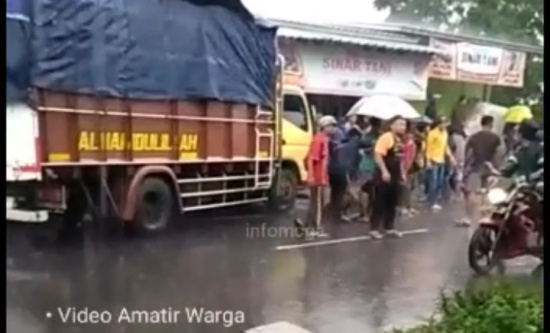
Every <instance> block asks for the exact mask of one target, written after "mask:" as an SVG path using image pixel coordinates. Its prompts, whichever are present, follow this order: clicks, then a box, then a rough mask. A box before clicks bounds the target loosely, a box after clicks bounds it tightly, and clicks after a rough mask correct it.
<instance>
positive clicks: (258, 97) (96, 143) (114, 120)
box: [6, 0, 299, 230]
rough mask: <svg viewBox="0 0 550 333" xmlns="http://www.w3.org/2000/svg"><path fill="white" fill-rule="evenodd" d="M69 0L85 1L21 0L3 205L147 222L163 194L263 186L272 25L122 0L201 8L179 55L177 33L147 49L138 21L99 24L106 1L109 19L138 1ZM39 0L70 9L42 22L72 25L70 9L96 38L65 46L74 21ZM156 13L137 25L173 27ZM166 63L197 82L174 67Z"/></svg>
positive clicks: (277, 132)
mask: <svg viewBox="0 0 550 333" xmlns="http://www.w3.org/2000/svg"><path fill="white" fill-rule="evenodd" d="M116 3H117V4H118V3H119V2H116ZM83 4H84V5H86V6H88V7H83V8H84V9H87V10H88V11H89V12H91V13H92V14H79V13H80V12H78V11H68V10H66V8H65V7H64V6H65V5H67V4H65V5H62V4H59V3H58V2H56V1H53V0H34V6H35V10H36V8H39V9H40V11H39V14H36V12H35V15H34V20H36V21H35V22H34V23H32V24H31V29H32V30H33V33H32V34H30V35H32V36H33V37H32V38H33V40H32V42H31V43H29V45H26V47H28V48H29V49H30V50H31V51H32V53H33V61H34V63H32V64H31V72H32V74H31V75H29V77H30V78H29V83H28V84H29V88H31V89H30V91H32V92H33V93H32V95H31V96H30V97H29V100H30V101H31V103H21V102H18V101H12V102H10V103H8V106H7V109H6V111H7V121H8V136H7V140H8V144H7V146H8V163H7V165H6V174H7V180H8V196H9V197H10V198H12V199H11V200H10V205H11V206H12V208H18V209H24V210H36V209H46V210H48V211H50V212H51V211H58V212H63V213H65V215H66V216H67V217H66V218H65V219H66V220H78V219H80V218H82V217H83V216H84V215H85V214H92V215H95V214H99V215H100V216H101V217H110V216H112V217H116V218H118V219H121V220H124V221H128V222H131V223H130V224H134V225H136V226H137V227H138V228H140V229H144V230H158V229H162V228H163V227H164V226H165V225H166V224H167V223H168V221H169V220H170V217H171V216H172V209H173V208H174V209H175V210H177V211H184V212H187V211H194V210H201V209H210V208H217V207H224V206H232V205H239V204H248V203H255V202H266V201H268V200H270V199H272V198H273V195H274V193H278V189H277V188H275V190H274V181H275V180H277V179H279V178H280V177H276V175H278V174H279V171H278V168H279V167H280V166H281V165H282V164H283V161H282V159H281V154H282V149H281V142H282V141H281V132H282V131H281V127H282V119H281V111H280V109H281V105H282V91H283V88H282V87H283V86H282V83H279V84H276V80H277V78H279V79H282V75H281V68H282V67H281V66H277V64H276V63H277V60H276V50H275V43H274V33H272V31H267V32H262V31H260V30H261V29H258V28H256V26H255V25H254V24H252V23H250V21H247V20H249V19H247V18H244V17H242V16H241V14H240V13H239V14H232V13H230V12H228V10H227V9H224V8H222V7H216V6H212V7H209V6H207V7H205V8H199V7H200V6H196V5H195V4H193V3H191V2H189V3H186V2H185V1H181V0H171V1H167V2H165V3H164V2H163V3H156V2H150V1H148V0H134V1H126V0H125V6H126V7H128V6H130V7H131V6H138V5H143V6H153V7H152V8H149V9H150V10H149V12H153V13H154V12H155V11H158V12H162V13H165V14H166V13H168V12H169V10H168V11H167V8H168V9H170V10H175V9H177V8H179V9H180V10H183V9H185V10H186V11H191V12H193V13H194V15H195V16H201V15H202V16H203V17H202V19H205V18H206V19H209V20H211V21H212V22H215V23H214V24H210V25H208V23H204V21H201V23H200V24H201V25H202V27H200V28H199V31H198V32H197V33H199V32H203V33H205V34H207V35H208V36H206V37H205V38H204V39H201V38H198V39H197V40H196V42H197V43H198V44H199V46H198V47H192V48H191V49H193V51H190V52H192V57H189V56H188V55H187V56H186V54H187V53H186V52H188V50H187V49H185V48H179V46H176V44H174V43H177V42H176V41H178V38H172V39H170V42H169V43H167V42H166V40H164V41H163V42H162V43H161V44H159V45H158V47H159V48H162V47H165V49H163V50H160V52H158V50H154V47H153V50H150V49H151V43H154V41H152V40H151V38H152V39H153V40H154V33H151V32H150V31H149V32H147V33H149V34H150V36H149V39H147V40H145V41H144V42H143V43H141V44H140V40H139V38H141V37H140V36H139V31H137V32H136V31H132V30H131V29H130V28H128V27H126V30H124V31H123V32H125V33H126V34H127V35H128V34H129V35H128V36H126V37H127V38H126V39H124V40H120V39H119V40H117V41H113V40H110V39H109V38H105V37H106V36H105V35H108V34H109V33H113V31H109V30H108V29H107V28H111V26H110V25H109V24H111V23H112V22H108V21H109V15H113V17H112V19H113V20H114V19H117V18H121V17H122V16H120V15H122V14H124V15H125V16H124V17H123V18H124V19H126V20H127V21H128V22H129V23H132V20H134V21H135V22H133V23H136V22H143V19H144V17H139V16H140V15H141V16H143V15H144V14H143V11H140V12H137V11H131V12H130V14H132V15H134V14H135V15H137V16H136V17H137V18H136V17H131V15H130V14H128V13H126V12H124V11H123V10H126V7H124V6H121V7H117V6H118V5H113V4H111V5H109V4H106V3H103V2H96V1H93V0H80V2H74V3H73V2H71V3H70V6H76V7H75V9H77V7H78V6H83ZM164 5H166V6H168V7H167V8H163V7H162V6H164ZM59 6H61V7H59ZM90 6H91V7H90ZM94 6H95V7H98V6H100V7H101V6H103V7H101V8H99V9H101V10H104V11H101V10H99V11H97V9H94V8H95V7H94ZM155 6H156V7H155ZM170 6H172V7H170ZM130 7H128V8H130ZM90 8H92V9H90ZM134 9H135V8H134ZM94 10H95V11H97V12H94ZM146 12H147V11H146ZM52 13H56V14H59V15H61V16H63V15H67V13H73V14H74V13H78V14H77V15H80V16H79V17H78V18H73V17H60V18H59V19H60V21H57V22H56V23H55V24H57V25H61V26H63V24H62V23H63V22H64V21H63V20H62V19H65V20H67V21H68V22H69V23H67V24H66V28H67V29H69V28H71V29H74V28H75V25H71V23H74V22H80V23H82V21H83V20H84V19H89V20H92V21H93V20H97V21H94V22H95V23H96V25H95V26H94V25H93V24H92V26H94V27H88V26H87V25H84V26H83V27H80V26H77V30H78V29H81V30H82V31H81V32H86V33H89V34H91V35H93V34H96V35H97V34H99V35H97V36H101V37H103V38H104V39H101V38H99V39H98V38H95V39H94V38H93V37H94V36H87V37H86V38H87V39H88V40H89V41H90V43H91V42H94V43H95V42H97V41H98V40H99V41H100V44H102V45H99V51H95V50H94V51H93V52H92V53H91V54H89V55H84V56H82V57H78V54H77V53H74V51H75V49H74V48H73V49H72V50H71V47H73V44H74V43H73V42H74V36H75V35H76V33H75V31H69V30H70V29H69V30H66V29H65V30H63V29H62V28H60V27H58V26H52V25H51V22H49V21H47V20H48V19H49V18H50V17H52V15H51V14H52ZM136 13H137V14H136ZM157 14H158V13H157ZM71 15H72V14H71ZM117 15H118V16H117ZM167 15H168V14H167ZM170 15H171V16H170V18H171V20H172V21H170V22H171V24H173V26H172V29H171V30H170V29H168V31H165V30H166V26H162V25H161V26H160V27H159V26H158V25H157V26H156V27H152V28H151V27H150V28H151V30H153V31H155V29H156V28H158V29H157V30H156V32H157V33H160V32H161V31H164V32H165V35H170V33H172V34H176V33H177V34H178V36H179V35H181V34H183V33H182V32H181V31H179V30H178V29H177V28H181V26H178V24H181V21H180V20H184V21H185V18H184V17H181V18H179V17H178V16H177V15H174V14H173V13H172V14H170ZM187 15H190V14H189V13H188V14H187ZM90 17H91V18H90ZM151 19H154V17H152V18H149V20H151ZM198 19H199V18H195V20H198ZM71 20H72V21H71ZM140 20H141V21H140ZM153 21H154V20H153ZM60 22H61V23H60ZM113 22H114V21H113ZM175 22H177V24H176V23H175ZM228 22H229V23H228ZM157 23H158V22H157ZM101 24H103V25H106V26H108V27H107V28H106V29H107V30H105V31H104V32H102V31H99V30H101V29H99V30H98V27H101ZM186 24H190V23H189V22H187V23H186ZM228 24H229V25H236V28H235V29H236V31H235V32H233V33H235V35H231V33H228V32H227V31H228V30H227V27H228ZM205 25H206V26H205ZM130 27H134V28H135V25H132V26H130ZM142 28H143V27H141V29H142ZM188 28H189V29H196V27H195V26H193V25H192V26H190V27H188ZM138 30H139V29H138ZM132 32H134V33H135V34H134V35H132V34H131V33H132ZM192 32H195V31H191V32H190V33H192ZM143 33H145V32H143ZM220 33H221V34H222V35H223V36H224V38H225V39H224V40H223V42H218V43H216V40H215V38H214V37H215V36H217V35H218V34H220ZM271 35H273V40H272V41H271V43H270V41H269V37H270V36H271ZM97 36H96V37H97ZM158 36H160V35H158ZM81 37H82V36H81ZM164 37H166V36H164ZM172 37H174V36H172ZM86 38H85V39H86ZM160 39H162V38H160ZM79 42H81V41H79ZM113 43H114V44H113ZM117 43H118V44H117ZM128 43H130V44H132V45H131V46H132V49H131V50H130V51H131V52H134V54H133V56H131V57H128V54H120V58H121V59H117V58H112V56H113V55H115V53H112V54H111V53H109V52H112V51H113V50H115V51H116V50H117V48H116V47H119V46H124V45H130V44H128ZM148 43H149V45H147V44H148ZM204 43H210V46H208V45H206V47H205V45H204ZM212 43H213V44H212ZM224 43H225V44H227V45H225V46H224ZM250 43H254V45H251V44H250ZM166 45H168V46H166ZM94 46H97V45H95V44H94ZM187 46H189V45H187ZM82 47H85V48H89V47H90V45H88V44H85V45H84V46H82ZM224 48H225V49H224ZM90 50H92V48H90ZM130 51H129V52H128V53H131V52H130ZM202 51H204V52H206V54H202V55H201V54H200V53H201V52H202ZM140 52H141V53H140ZM147 52H149V53H147ZM155 52H157V53H155ZM178 52H179V53H178ZM110 57H111V58H110ZM124 57H128V58H126V59H123V58H124ZM232 57H233V58H232ZM249 57H251V58H249ZM174 59H177V61H176V60H174ZM106 60H107V62H105V61H106ZM109 60H112V62H113V63H109ZM117 61H118V63H116V62H117ZM189 61H191V62H189ZM164 62H167V63H168V64H166V63H164ZM178 63H179V64H180V65H181V67H177V66H176V65H177V64H178ZM98 65H99V67H98ZM279 65H280V63H279ZM174 66H175V67H174ZM8 69H10V64H9V61H8ZM180 69H181V70H182V72H185V71H187V72H185V73H188V74H189V75H190V78H189V80H198V82H197V84H196V85H194V84H189V82H187V81H186V80H185V78H186V77H185V75H183V74H182V73H181V72H175V71H178V70H180ZM8 72H9V71H8ZM12 72H16V71H13V70H12ZM159 73H160V74H159ZM159 75H161V76H159ZM149 76H151V77H150V78H149ZM8 81H10V78H9V77H8ZM12 81H15V80H12ZM166 81H168V82H166ZM14 86H15V87H20V86H21V85H20V84H17V85H14ZM132 87H133V88H132ZM106 88H107V89H106ZM20 90H22V89H20ZM162 96H164V97H162ZM10 123H12V124H13V127H10ZM287 164H288V163H287ZM293 168H294V170H296V169H297V167H296V165H294V166H293ZM296 177H299V172H298V175H293V177H290V178H289V179H288V181H290V184H287V185H285V186H284V187H285V188H287V187H288V186H291V187H295V186H296V183H297V179H296ZM283 178H284V177H283ZM288 181H287V182H288ZM290 190H292V191H295V188H291V189H290ZM288 208H291V207H288Z"/></svg>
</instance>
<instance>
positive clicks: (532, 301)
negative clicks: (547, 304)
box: [394, 282, 543, 333]
mask: <svg viewBox="0 0 550 333" xmlns="http://www.w3.org/2000/svg"><path fill="white" fill-rule="evenodd" d="M438 315H440V317H441V319H439V320H432V321H431V322H428V323H426V324H424V325H421V326H418V327H416V328H413V329H410V330H397V331H394V333H543V295H542V291H541V290H540V289H539V288H529V287H525V286H516V285H512V284H509V283H502V282H499V283H495V284H491V285H489V286H483V287H477V288H473V289H470V290H467V291H460V292H455V293H453V294H452V295H450V296H445V295H443V296H442V297H441V302H440V305H439V311H438Z"/></svg>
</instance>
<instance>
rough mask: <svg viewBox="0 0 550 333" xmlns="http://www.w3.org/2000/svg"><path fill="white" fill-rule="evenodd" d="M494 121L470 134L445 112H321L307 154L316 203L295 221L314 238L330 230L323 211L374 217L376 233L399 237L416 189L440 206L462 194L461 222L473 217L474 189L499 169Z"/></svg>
mask: <svg viewBox="0 0 550 333" xmlns="http://www.w3.org/2000/svg"><path fill="white" fill-rule="evenodd" d="M493 124H494V119H493V117H492V116H483V117H482V118H481V124H480V125H481V130H480V131H479V132H477V133H474V134H473V135H470V136H469V137H468V136H467V135H466V133H465V131H464V129H463V126H462V125H461V124H460V123H456V122H455V123H454V124H450V122H449V121H448V120H447V119H446V118H445V117H442V116H436V117H434V119H431V121H428V120H427V119H420V120H417V121H411V120H407V119H404V118H402V117H399V116H397V117H394V118H392V119H389V120H386V121H382V120H380V119H377V118H367V117H363V116H355V115H352V116H349V117H347V118H346V119H345V120H344V121H342V122H337V121H336V119H335V118H334V117H332V116H323V117H321V118H320V119H319V121H318V128H319V130H318V132H317V133H316V134H315V136H314V138H313V140H312V142H311V146H310V150H309V153H308V155H307V158H306V160H305V161H304V163H305V166H306V169H307V171H308V185H309V188H310V207H309V209H308V215H307V217H306V220H305V221H302V220H301V219H296V220H295V224H296V226H297V227H299V228H306V229H307V230H306V231H309V232H306V235H307V237H308V238H316V237H324V236H327V235H326V234H325V233H323V232H322V230H323V228H322V227H321V225H322V219H323V216H324V215H325V216H326V215H330V217H331V220H338V221H343V222H355V221H357V222H364V223H366V224H368V225H369V227H370V236H371V238H373V239H381V238H383V237H386V236H387V237H400V236H401V232H399V231H398V230H397V228H396V219H397V217H398V216H402V217H412V216H414V215H415V214H417V213H418V212H417V210H416V209H415V208H414V207H415V205H413V200H412V199H413V193H415V195H418V196H421V197H422V198H419V199H420V200H419V201H423V202H425V205H427V207H426V208H429V209H430V210H431V211H434V212H436V211H439V210H441V207H442V205H443V204H445V203H446V202H449V201H451V200H454V199H461V200H463V202H464V206H465V207H464V208H465V209H464V210H465V216H464V218H463V219H460V220H459V221H457V223H458V224H459V225H464V226H467V225H469V224H470V223H471V222H472V220H473V219H474V218H475V216H474V215H475V211H476V204H477V203H478V201H477V199H478V198H477V196H476V193H479V192H480V191H479V190H480V189H483V188H485V187H486V186H487V179H488V177H489V175H491V174H497V173H498V170H497V169H498V168H497V167H496V164H497V162H496V160H497V156H498V152H499V148H500V147H501V138H500V136H499V135H497V134H496V133H495V132H494V131H493ZM527 128H528V129H529V128H531V127H529V126H527ZM517 131H518V133H519V132H520V129H519V127H518V129H517ZM524 131H527V130H524ZM531 132H533V130H529V133H531ZM518 135H519V136H520V137H521V136H523V137H525V136H526V135H531V134H525V133H523V134H521V133H520V134H518ZM529 140H530V138H529ZM504 143H506V146H507V147H508V145H509V144H510V143H508V142H504ZM327 190H330V191H327ZM328 192H330V194H329V193H328ZM325 213H326V214H325Z"/></svg>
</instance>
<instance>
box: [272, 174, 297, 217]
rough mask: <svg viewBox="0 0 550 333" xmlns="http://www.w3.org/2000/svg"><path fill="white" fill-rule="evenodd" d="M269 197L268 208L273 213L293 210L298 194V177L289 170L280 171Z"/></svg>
mask: <svg viewBox="0 0 550 333" xmlns="http://www.w3.org/2000/svg"><path fill="white" fill-rule="evenodd" d="M279 172H280V174H279V176H278V177H277V178H276V181H275V183H274V186H273V187H272V189H271V192H270V196H269V207H270V209H271V210H273V211H274V212H280V213H284V212H289V211H292V210H293V209H294V205H295V203H296V196H297V194H298V177H297V176H296V174H295V173H294V172H293V171H292V170H291V169H281V170H280V171H279Z"/></svg>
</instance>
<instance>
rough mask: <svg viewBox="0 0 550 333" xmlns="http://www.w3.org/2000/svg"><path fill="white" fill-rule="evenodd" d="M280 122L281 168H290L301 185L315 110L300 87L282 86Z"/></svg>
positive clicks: (304, 177)
mask: <svg viewBox="0 0 550 333" xmlns="http://www.w3.org/2000/svg"><path fill="white" fill-rule="evenodd" d="M282 122H283V126H282V139H283V140H282V157H283V167H287V168H292V170H294V171H295V173H296V177H297V181H298V183H299V184H302V183H303V182H305V180H306V171H305V169H304V163H303V161H304V158H305V157H306V155H307V152H308V149H309V144H310V142H311V138H312V136H313V132H314V130H315V110H314V108H313V107H312V106H310V105H309V102H308V99H307V96H306V94H305V93H304V91H303V89H302V88H301V87H299V86H296V85H285V86H284V90H283V121H282Z"/></svg>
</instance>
